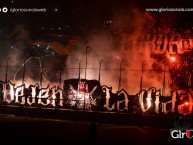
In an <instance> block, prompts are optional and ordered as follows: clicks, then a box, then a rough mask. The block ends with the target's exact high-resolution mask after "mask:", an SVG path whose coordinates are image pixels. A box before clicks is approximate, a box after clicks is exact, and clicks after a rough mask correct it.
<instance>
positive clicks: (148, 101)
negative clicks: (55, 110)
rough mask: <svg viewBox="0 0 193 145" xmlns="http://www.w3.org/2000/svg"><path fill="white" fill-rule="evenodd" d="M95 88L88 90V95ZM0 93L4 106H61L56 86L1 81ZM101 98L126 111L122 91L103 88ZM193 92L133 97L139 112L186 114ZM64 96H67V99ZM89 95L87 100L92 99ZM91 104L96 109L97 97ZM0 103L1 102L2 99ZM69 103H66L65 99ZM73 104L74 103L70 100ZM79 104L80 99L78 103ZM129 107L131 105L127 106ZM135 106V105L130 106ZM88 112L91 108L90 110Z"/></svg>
mask: <svg viewBox="0 0 193 145" xmlns="http://www.w3.org/2000/svg"><path fill="white" fill-rule="evenodd" d="M37 89H38V90H39V91H37ZM95 89H96V87H94V88H93V90H92V91H91V95H92V93H93V92H94V90H95ZM0 91H1V92H0V94H1V97H3V101H4V102H6V103H11V102H14V103H20V104H26V103H27V104H28V105H32V104H33V103H36V104H41V105H49V104H50V105H52V106H63V105H64V103H66V102H64V99H65V98H64V94H63V89H61V88H59V87H58V86H57V87H56V86H54V87H52V88H51V87H50V86H47V88H39V86H33V85H30V86H29V87H28V88H26V86H25V84H24V85H20V86H16V85H15V84H12V83H11V82H6V83H5V82H0ZM102 91H103V92H102V93H103V97H105V100H106V101H105V104H104V105H103V107H104V108H106V109H107V110H109V111H113V110H114V109H115V110H117V111H124V110H128V108H129V107H128V102H129V95H128V93H127V92H126V91H125V90H124V89H122V90H121V91H118V92H117V93H113V92H112V87H107V86H102ZM192 96H193V90H191V89H189V90H174V91H171V94H170V96H161V91H160V90H156V88H155V87H151V88H150V89H148V90H142V91H140V92H139V93H138V94H136V97H138V99H139V100H138V101H136V102H134V103H139V104H140V107H141V110H142V112H148V111H149V110H150V109H151V110H152V111H153V112H155V113H160V112H163V113H165V114H166V113H168V112H172V113H174V112H176V111H177V112H179V113H183V114H184V113H185V114H191V113H192V110H193V97H192ZM66 97H67V96H66ZM91 98H92V97H91V96H90V97H89V98H88V99H91ZM92 99H94V103H92V105H94V106H96V105H97V104H96V102H95V100H96V98H92ZM1 100H2V99H1ZM68 101H69V100H68ZM72 101H74V102H76V101H77V100H71V103H72ZM81 101H82V100H81ZM130 105H132V104H130ZM133 105H135V104H133ZM90 109H91V108H90Z"/></svg>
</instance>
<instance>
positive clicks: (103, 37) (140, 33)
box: [67, 7, 163, 94]
mask: <svg viewBox="0 0 193 145" xmlns="http://www.w3.org/2000/svg"><path fill="white" fill-rule="evenodd" d="M155 23H156V20H155V19H154V18H153V17H152V16H151V15H150V14H148V13H146V12H144V11H141V10H140V9H138V8H137V7H134V8H133V7H132V8H131V7H128V9H119V10H117V9H116V11H114V14H113V21H112V24H111V26H110V31H109V30H108V31H105V32H104V31H103V32H100V31H98V33H95V34H90V35H89V36H88V37H87V41H86V42H84V43H83V44H82V45H81V46H80V47H79V48H78V49H77V50H76V51H74V52H73V53H72V54H71V55H69V56H68V59H67V66H68V67H70V66H71V67H72V66H73V67H75V68H78V66H79V63H80V61H81V60H82V62H81V68H82V69H81V78H85V70H84V68H85V65H86V62H85V60H86V49H85V48H86V47H87V46H89V50H88V65H87V68H88V69H87V73H86V74H87V75H86V78H87V79H98V76H99V64H100V63H99V61H101V60H103V61H102V63H101V64H102V70H101V84H102V85H107V86H112V87H113V91H114V92H116V91H117V90H118V86H119V79H120V67H121V82H120V83H121V88H124V89H125V90H127V91H128V93H129V94H135V93H137V92H139V91H140V81H141V75H142V62H143V61H144V71H143V76H142V82H143V85H142V89H147V88H150V87H156V88H157V89H162V87H163V72H160V71H153V70H154V67H155V65H156V64H157V61H156V60H155V59H153V58H152V57H151V55H152V54H151V49H152V48H151V47H152V46H151V45H147V44H144V45H143V47H142V46H137V45H136V44H137V42H144V41H148V40H149V39H150V38H146V37H147V35H145V34H144V30H143V29H146V28H148V27H153V26H154V25H155ZM161 69H163V66H161ZM73 72H74V73H73ZM67 77H74V78H78V70H75V71H74V70H73V71H72V72H70V73H69V74H68V76H67Z"/></svg>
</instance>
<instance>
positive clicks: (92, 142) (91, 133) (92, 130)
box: [88, 121, 97, 145]
mask: <svg viewBox="0 0 193 145" xmlns="http://www.w3.org/2000/svg"><path fill="white" fill-rule="evenodd" d="M88 132H89V145H95V139H96V133H97V127H96V124H95V122H94V121H92V122H91V123H90V125H89V128H88Z"/></svg>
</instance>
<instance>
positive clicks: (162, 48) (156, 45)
mask: <svg viewBox="0 0 193 145" xmlns="http://www.w3.org/2000/svg"><path fill="white" fill-rule="evenodd" d="M123 35H124V36H123V39H122V42H121V44H122V45H123V46H125V47H127V46H129V47H130V48H133V49H136V50H138V51H146V48H148V49H149V50H151V52H152V53H154V54H163V53H165V52H167V53H168V54H176V53H177V54H182V53H184V52H188V51H191V50H192V49H193V36H190V35H182V34H141V35H140V36H138V37H136V38H135V39H134V40H130V39H129V40H128V39H127V38H130V36H128V34H123ZM138 39H139V40H138ZM130 44H131V45H130Z"/></svg>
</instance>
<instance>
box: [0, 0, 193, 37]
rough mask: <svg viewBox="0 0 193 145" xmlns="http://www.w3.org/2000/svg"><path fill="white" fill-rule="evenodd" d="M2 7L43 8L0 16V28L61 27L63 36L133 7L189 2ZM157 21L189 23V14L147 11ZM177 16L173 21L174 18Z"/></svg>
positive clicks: (91, 1)
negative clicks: (163, 19)
mask: <svg viewBox="0 0 193 145" xmlns="http://www.w3.org/2000/svg"><path fill="white" fill-rule="evenodd" d="M0 5H1V6H2V7H4V6H6V7H8V8H10V7H14V8H46V10H47V11H46V13H14V14H11V13H6V14H5V13H2V12H1V13H0V19H1V24H0V27H8V26H13V25H15V24H23V25H27V26H28V27H30V29H33V30H34V31H35V32H36V33H37V31H38V33H39V32H40V31H39V29H41V28H52V27H53V28H55V29H56V28H59V27H60V28H61V30H60V31H62V32H64V33H67V32H68V33H73V34H74V33H82V32H87V31H90V30H92V29H96V28H101V27H103V25H104V21H108V20H113V19H114V14H115V13H116V12H119V11H124V13H128V14H129V13H130V12H131V11H132V10H133V9H135V8H137V9H138V10H139V11H141V12H145V8H157V7H158V8H159V7H171V8H173V7H177V8H180V7H184V8H186V7H191V6H192V2H191V1H183V0H176V1H166V0H162V1H154V0H135V1H130V0H106V1H104V0H54V1H46V0H41V1H34V0H29V1H25V0H4V1H2V0H1V1H0ZM151 15H152V16H153V17H154V18H155V19H156V20H157V21H158V22H159V20H160V19H161V18H165V19H171V20H170V22H172V23H173V24H175V25H179V24H180V25H183V24H184V23H185V22H186V23H187V22H188V23H191V24H192V17H193V12H172V13H171V12H162V13H159V12H151ZM176 17H177V18H176Z"/></svg>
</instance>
